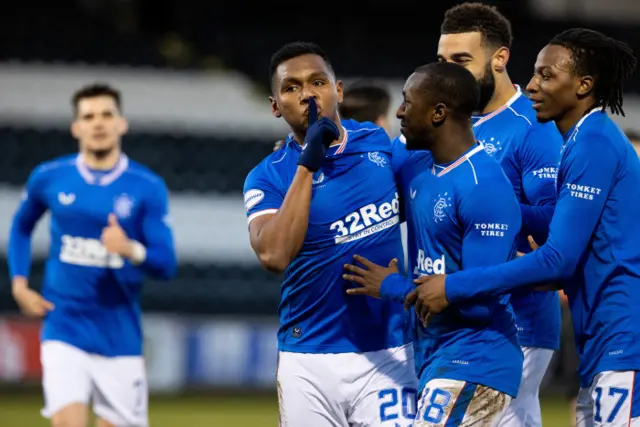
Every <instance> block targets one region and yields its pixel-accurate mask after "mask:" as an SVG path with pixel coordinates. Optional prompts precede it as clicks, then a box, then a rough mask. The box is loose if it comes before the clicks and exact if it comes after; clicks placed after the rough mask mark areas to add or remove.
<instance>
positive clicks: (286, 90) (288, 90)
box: [284, 86, 297, 92]
mask: <svg viewBox="0 0 640 427" xmlns="http://www.w3.org/2000/svg"><path fill="white" fill-rule="evenodd" d="M296 89H297V86H287V87H285V88H284V91H285V92H293V91H295V90H296Z"/></svg>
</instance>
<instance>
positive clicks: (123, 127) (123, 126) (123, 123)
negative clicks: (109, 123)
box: [119, 117, 129, 135]
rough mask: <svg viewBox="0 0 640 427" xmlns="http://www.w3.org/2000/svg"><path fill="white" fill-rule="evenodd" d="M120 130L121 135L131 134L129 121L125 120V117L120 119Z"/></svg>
mask: <svg viewBox="0 0 640 427" xmlns="http://www.w3.org/2000/svg"><path fill="white" fill-rule="evenodd" d="M119 128H120V129H119V130H120V135H125V134H126V133H127V132H129V121H128V120H127V119H125V118H124V117H120V126H119Z"/></svg>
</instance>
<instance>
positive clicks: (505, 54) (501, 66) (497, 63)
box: [491, 46, 510, 73]
mask: <svg viewBox="0 0 640 427" xmlns="http://www.w3.org/2000/svg"><path fill="white" fill-rule="evenodd" d="M509 56H510V52H509V49H508V48H506V47H505V46H502V47H501V48H499V49H498V50H496V51H495V52H494V53H493V56H492V57H491V68H493V69H494V70H495V71H496V72H498V73H504V72H505V71H507V62H509Z"/></svg>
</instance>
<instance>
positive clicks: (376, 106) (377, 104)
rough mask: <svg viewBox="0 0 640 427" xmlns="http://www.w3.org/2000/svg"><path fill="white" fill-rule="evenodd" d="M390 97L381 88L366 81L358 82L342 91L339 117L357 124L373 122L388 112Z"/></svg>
mask: <svg viewBox="0 0 640 427" xmlns="http://www.w3.org/2000/svg"><path fill="white" fill-rule="evenodd" d="M390 104H391V95H389V91H388V90H387V89H386V88H385V87H384V86H382V85H381V84H377V83H375V82H372V81H368V80H359V81H356V82H354V83H352V84H350V85H349V86H347V88H346V89H345V91H344V97H343V99H342V103H341V104H340V108H339V109H340V116H341V117H342V118H345V119H353V120H356V121H359V122H375V121H376V120H378V118H380V117H381V116H385V115H387V114H388V112H389V106H390Z"/></svg>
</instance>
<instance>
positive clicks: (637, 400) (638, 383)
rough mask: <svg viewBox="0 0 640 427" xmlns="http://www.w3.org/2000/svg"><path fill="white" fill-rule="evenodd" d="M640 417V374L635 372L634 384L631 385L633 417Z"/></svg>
mask: <svg viewBox="0 0 640 427" xmlns="http://www.w3.org/2000/svg"><path fill="white" fill-rule="evenodd" d="M637 417H640V376H639V375H638V372H634V373H633V386H632V387H631V418H637Z"/></svg>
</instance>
